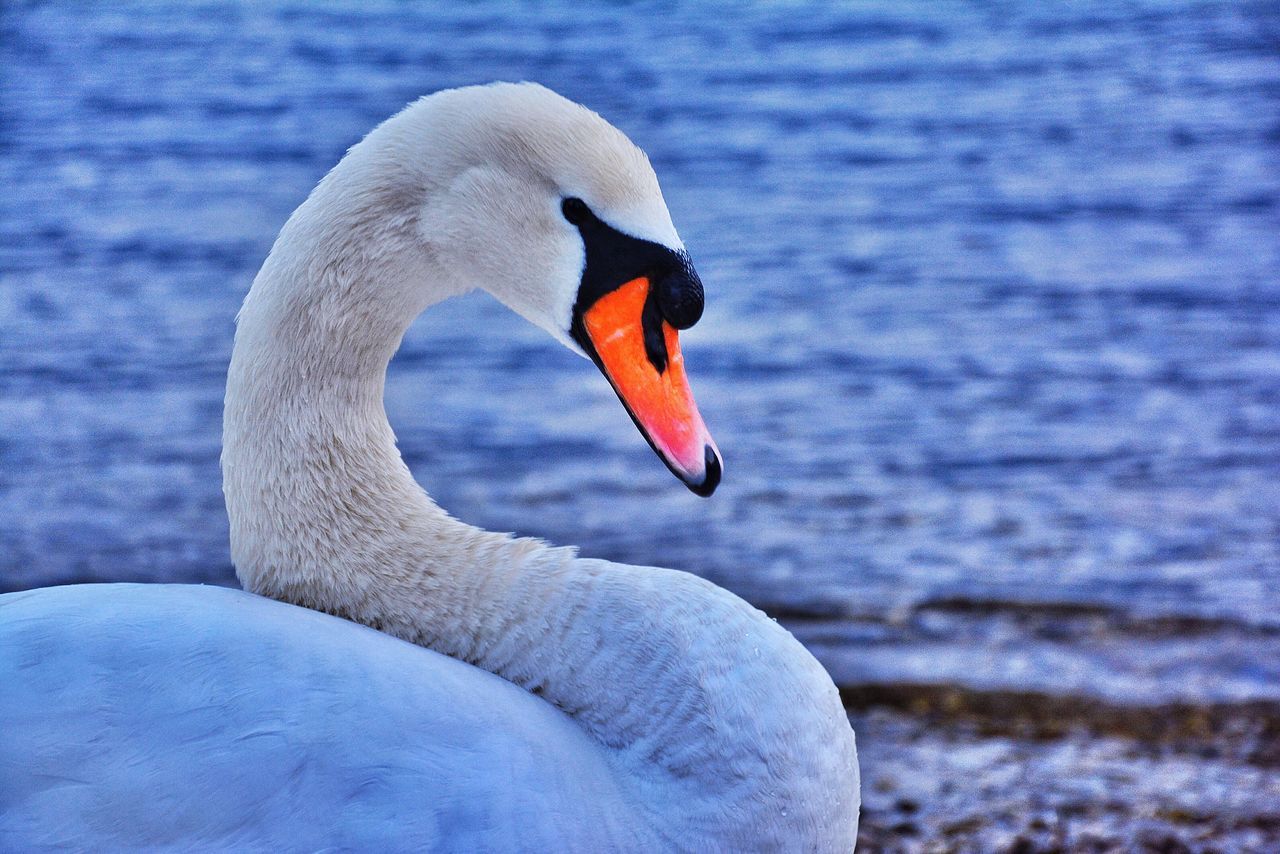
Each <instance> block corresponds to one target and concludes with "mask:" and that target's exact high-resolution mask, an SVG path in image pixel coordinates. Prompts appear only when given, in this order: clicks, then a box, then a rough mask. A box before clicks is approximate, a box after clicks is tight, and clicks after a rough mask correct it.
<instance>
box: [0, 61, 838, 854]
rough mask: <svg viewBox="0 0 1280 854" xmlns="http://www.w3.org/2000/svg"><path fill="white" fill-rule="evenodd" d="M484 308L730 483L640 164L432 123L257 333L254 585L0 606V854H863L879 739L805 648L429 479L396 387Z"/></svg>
mask: <svg viewBox="0 0 1280 854" xmlns="http://www.w3.org/2000/svg"><path fill="white" fill-rule="evenodd" d="M475 288H482V289H484V290H486V291H488V292H489V293H490V294H492V295H493V296H494V297H496V298H497V299H498V300H500V301H501V302H502V303H504V304H505V305H506V306H508V307H509V308H511V309H512V310H514V311H515V312H517V313H518V314H520V315H522V316H523V317H525V318H526V319H528V320H529V321H531V322H532V323H534V324H536V325H537V326H540V327H541V328H543V329H545V330H546V331H547V332H548V333H550V334H551V336H552V337H553V338H555V339H557V340H559V341H560V342H561V343H563V344H564V345H566V346H568V347H569V348H571V349H573V350H574V351H576V352H578V353H579V354H581V355H585V356H588V357H589V358H590V359H591V360H592V361H593V362H594V363H595V364H596V365H597V366H598V367H599V368H600V370H601V371H602V372H603V373H604V375H605V376H606V377H607V379H608V381H609V382H610V383H611V384H612V386H613V387H614V389H615V391H616V392H617V394H618V396H619V398H620V399H621V400H622V402H623V404H624V405H625V407H626V409H627V411H628V412H629V414H630V415H631V417H632V418H633V420H634V421H635V423H636V425H637V426H638V427H639V429H640V431H641V432H642V434H643V435H644V437H645V438H646V439H647V440H648V442H649V443H650V445H651V446H652V447H653V449H654V450H655V451H656V452H657V454H658V455H659V457H661V459H662V460H663V462H664V463H665V464H666V465H667V466H668V467H669V468H670V469H671V471H672V472H673V473H674V474H675V475H676V476H677V477H678V478H680V479H681V480H682V481H684V483H685V484H687V485H688V487H689V488H690V489H692V490H693V491H694V492H697V493H699V494H703V495H706V494H710V493H711V491H712V490H714V489H715V487H716V484H717V483H718V481H719V479H720V476H721V472H722V464H721V458H720V454H719V451H718V450H717V449H716V446H715V444H714V442H712V440H711V438H710V435H709V433H708V432H707V428H706V426H705V425H704V423H703V421H702V419H701V417H700V416H699V415H698V410H697V407H696V406H695V405H694V401H693V397H692V396H691V394H690V393H689V386H688V383H687V379H686V376H685V372H684V365H683V360H682V358H681V354H680V349H679V340H678V331H679V330H682V329H685V328H688V327H689V326H691V325H692V324H693V323H694V322H696V321H697V320H698V317H699V315H700V314H701V312H702V306H703V292H702V285H701V283H700V281H699V279H698V277H697V274H696V273H695V272H694V269H693V267H692V265H691V263H690V261H689V256H688V254H687V253H686V251H685V249H684V246H683V244H682V243H681V241H680V238H679V237H678V236H677V234H676V230H675V228H674V226H673V225H672V222H671V218H670V215H669V213H668V211H667V208H666V204H665V202H664V200H663V197H662V193H661V191H660V189H659V186H658V182H657V178H656V177H655V175H654V172H653V169H652V168H651V166H650V164H649V161H648V159H647V158H646V156H645V155H644V154H643V152H641V151H640V149H639V148H637V147H636V146H635V145H634V144H633V143H632V142H631V141H630V140H628V139H627V137H626V136H624V135H623V134H622V132H620V131H619V130H617V129H616V128H614V127H613V126H612V125H610V124H608V123H607V122H606V121H605V120H604V119H603V118H601V117H600V116H598V115H597V114H596V113H594V112H591V111H590V110H588V109H587V108H585V107H583V106H580V105H578V104H576V103H573V102H571V101H569V100H567V99H565V98H563V97H561V96H559V95H557V94H555V93H554V92H552V91H550V90H548V89H546V88H543V87H541V86H538V85H536V84H529V83H523V84H490V85H487V86H476V87H467V88H461V89H454V90H446V91H442V92H437V93H435V94H432V95H429V96H426V97H424V98H422V99H420V100H418V101H416V102H414V103H412V104H410V105H409V106H408V107H406V108H405V109H404V110H402V111H401V112H400V113H398V114H397V115H395V116H393V117H391V118H390V119H388V120H386V121H385V122H383V123H382V124H381V125H379V126H378V127H376V128H375V129H374V130H373V131H371V132H370V133H369V134H368V135H367V136H366V137H365V138H364V139H363V140H362V141H361V142H359V143H358V144H356V145H355V146H353V147H352V148H351V149H350V151H349V152H348V153H347V154H346V156H345V157H344V158H343V159H342V160H341V161H340V162H339V163H338V165H337V166H336V167H335V168H334V169H333V170H332V171H331V172H330V173H329V174H328V175H327V176H326V177H325V178H324V179H323V180H321V182H320V183H319V185H318V186H317V187H316V188H315V190H314V191H313V192H312V193H311V195H310V196H309V197H308V198H307V199H306V201H305V202H304V203H303V204H302V205H301V206H300V207H299V208H298V209H297V211H296V212H295V213H294V214H293V215H292V216H291V217H290V219H289V220H288V222H287V223H286V224H285V226H284V228H283V230H282V231H281V233H280V235H279V237H278V239H277V240H276V242H275V244H274V246H273V248H272V249H271V252H270V254H269V256H268V257H267V259H266V261H265V262H264V264H263V266H262V268H261V271H260V272H259V273H258V275H257V277H256V278H255V280H254V282H253V285H252V287H251V289H250V291H249V293H248V295H247V297H246V298H245V301H244V305H243V307H242V309H241V311H240V313H239V315H238V319H237V329H236V336H235V344H234V348H233V354H232V358H231V365H230V368H229V371H228V377H227V391H226V408H225V415H224V432H223V457H222V466H223V480H224V484H223V489H224V493H225V498H226V505H227V512H228V515H229V517H230V522H231V550H232V558H233V561H234V563H235V567H236V571H237V575H238V577H239V579H240V581H241V583H242V585H243V587H244V590H243V591H240V590H230V589H224V588H217V587H205V586H195V585H135V584H111V585H73V586H67V587H57V588H48V589H41V590H31V591H25V592H19V593H11V594H6V595H4V596H0V850H23V851H36V850H50V849H65V848H82V849H83V848H92V849H96V850H115V849H148V850H165V849H176V850H191V849H198V850H236V851H253V850H273V851H275V850H282V851H292V850H319V849H324V850H371V851H372V850H380V851H395V850H438V851H552V850H555V851H588V852H597V851H641V850H642V851H654V850H691V851H731V850H734V851H737V850H740V851H748V850H753V851H756V850H758V851H850V850H852V848H853V846H854V842H855V838H856V834H857V819H858V807H859V794H858V791H859V790H858V765H857V756H856V751H855V745H854V734H853V731H852V729H851V728H850V726H849V722H848V719H847V717H846V715H845V713H844V711H843V709H842V707H841V703H840V700H839V697H838V694H837V691H836V689H835V687H834V686H833V684H832V681H831V679H830V677H829V676H828V675H827V673H826V672H825V671H824V670H823V668H822V667H821V666H820V665H819V664H818V662H817V661H816V660H815V659H814V658H813V657H812V656H811V655H810V654H809V653H808V652H807V651H806V650H805V649H804V648H803V647H802V646H801V645H800V644H799V643H798V642H797V641H796V640H795V639H794V638H793V637H792V636H791V635H790V634H789V633H788V632H787V631H786V630H785V629H783V628H781V627H780V626H779V625H778V624H777V623H776V622H774V621H773V620H771V619H769V618H768V617H767V616H766V615H765V614H763V613H761V612H760V611H758V610H756V609H755V608H753V607H752V606H750V605H749V604H747V603H746V602H744V601H742V600H741V599H739V598H738V597H736V596H734V595H732V594H730V593H729V592H727V591H725V590H723V589H721V588H719V587H716V586H714V585H712V584H711V583H709V582H707V581H705V580H702V579H700V578H698V577H696V576H694V575H691V574H687V573H683V572H678V571H674V570H668V569H659V568H654V567H637V566H625V565H619V564H614V563H609V562H605V561H601V560H590V559H585V558H580V557H578V556H577V554H576V553H575V552H574V551H573V550H571V549H568V548H556V547H551V546H549V545H546V544H544V543H543V542H541V541H538V540H533V539H527V538H516V537H513V536H511V535H507V534H499V533H491V532H488V531H484V530H481V529H478V528H475V527H472V526H470V525H467V524H464V523H463V522H461V521H459V520H456V519H454V518H452V517H451V516H449V515H448V514H447V513H446V512H445V511H444V510H442V509H441V508H440V507H438V506H437V505H436V504H435V503H433V502H432V500H431V499H430V498H429V497H428V496H427V494H426V493H425V492H424V491H423V490H422V489H421V487H419V486H418V484H417V483H415V481H414V479H413V477H412V476H411V474H410V472H409V470H408V468H407V467H406V465H405V464H404V462H403V461H402V460H401V457H400V455H399V453H398V451H397V449H396V445H395V437H394V436H393V434H392V430H391V427H390V426H389V424H388V422H387V419H386V416H385V413H384V410H383V403H382V394H383V385H384V378H385V372H386V368H387V364H388V361H389V360H390V358H391V356H392V354H393V353H394V352H395V350H396V349H397V347H398V346H399V343H400V340H401V337H402V335H403V334H404V332H405V330H406V329H407V328H408V326H409V324H410V323H411V322H412V321H413V320H414V318H415V317H417V316H418V315H419V313H421V312H422V311H423V310H424V309H426V308H427V307H428V306H430V305H431V304H433V303H435V302H438V301H440V300H443V299H445V298H447V297H450V296H453V295H456V294H461V293H463V292H465V291H469V290H472V289H475ZM442 381H445V382H447V381H448V378H447V377H445V378H442ZM298 606H302V607H298Z"/></svg>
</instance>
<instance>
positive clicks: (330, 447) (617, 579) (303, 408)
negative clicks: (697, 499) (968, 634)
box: [222, 147, 856, 847]
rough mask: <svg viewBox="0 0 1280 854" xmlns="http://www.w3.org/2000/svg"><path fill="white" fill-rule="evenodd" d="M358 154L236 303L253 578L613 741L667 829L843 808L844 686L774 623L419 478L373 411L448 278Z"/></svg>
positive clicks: (233, 499)
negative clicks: (498, 683)
mask: <svg viewBox="0 0 1280 854" xmlns="http://www.w3.org/2000/svg"><path fill="white" fill-rule="evenodd" d="M366 166H367V164H366V163H365V162H364V160H363V159H362V157H361V156H360V152H359V147H357V149H356V150H353V152H352V155H349V156H348V158H347V159H346V160H344V161H343V163H341V164H339V166H338V167H337V168H336V169H335V170H334V172H333V173H331V174H330V175H329V176H328V177H327V178H326V179H325V180H324V181H323V182H322V183H321V185H320V186H319V187H318V188H317V189H316V191H315V192H314V193H313V194H312V196H311V197H310V198H309V199H308V200H307V201H306V202H305V203H304V204H303V205H302V207H300V208H299V209H298V211H297V212H296V213H295V214H294V216H293V217H292V218H291V219H290V221H289V223H288V224H287V225H286V226H285V228H284V230H283V231H282V233H281V236H280V238H279V239H278V241H277V242H276V244H275V246H274V248H273V249H272V252H271V255H270V257H269V258H268V259H267V261H266V263H265V264H264V266H263V268H262V270H261V272H260V273H259V274H258V276H257V278H256V279H255V281H254V284H253V287H252V289H251V291H250V293H249V295H248V297H247V298H246V300H245V304H244V307H243V309H242V311H241V313H240V316H239V319H238V328H237V332H236V342H235V348H234V352H233V355H232V360H231V366H230V370H229V373H228V381H227V397H226V410H225V418H224V450H223V458H222V462H223V478H224V492H225V495H226V502H227V511H228V515H229V517H230V521H231V539H232V557H233V560H234V562H235V564H236V570H237V574H238V575H239V577H240V579H241V582H242V583H243V584H244V586H245V588H246V589H248V590H251V591H253V592H257V593H260V594H263V595H267V596H271V597H274V598H277V599H282V600H285V601H288V602H292V603H295V604H299V605H303V606H306V607H310V608H314V609H317V610H321V611H326V612H329V613H333V614H337V615H339V616H343V617H346V618H348V619H351V620H354V621H357V622H361V623H364V624H366V625H369V626H372V627H374V628H377V629H380V630H383V631H386V632H388V633H390V634H393V635H396V636H398V637H401V638H403V639H405V640H408V641H411V642H413V643H417V644H421V645H423V646H426V647H429V648H431V649H434V650H437V651H439V652H441V653H444V654H446V655H450V656H453V657H456V658H459V659H462V660H464V661H467V662H470V663H473V664H476V665H477V666H479V667H482V668H484V669H486V670H489V671H490V672H493V673H495V674H497V675H499V676H502V677H504V678H506V679H508V680H509V681H512V682H514V683H516V684H517V685H520V686H522V687H524V688H526V689H527V690H529V691H530V692H532V693H534V694H537V695H539V696H541V697H543V698H544V699H546V700H548V701H550V702H552V703H554V704H555V705H557V706H558V707H559V708H560V709H562V710H563V711H565V712H566V713H567V714H569V715H571V716H572V717H574V718H575V719H576V720H577V721H578V722H579V723H580V724H581V725H582V726H583V727H584V728H585V729H586V730H587V731H588V732H589V733H590V734H591V735H592V736H593V737H594V738H595V739H596V740H597V741H599V742H600V743H601V744H602V745H603V746H604V747H605V748H606V749H608V750H610V751H611V754H612V755H613V756H614V758H615V760H616V761H617V762H618V763H619V767H620V768H622V769H624V770H625V771H626V772H627V774H626V776H627V777H628V779H629V783H630V785H633V786H635V787H636V792H637V804H638V808H640V809H641V810H642V811H644V810H647V811H649V812H651V814H652V818H653V821H652V824H653V826H654V827H657V828H663V827H665V828H668V830H670V831H673V832H674V831H675V830H676V829H677V827H676V825H675V824H673V818H672V817H673V816H683V822H682V823H681V825H680V832H682V833H696V832H699V831H700V832H705V833H708V834H711V838H715V839H717V840H719V841H720V842H723V841H725V840H729V839H739V840H741V841H742V842H744V843H746V842H748V841H749V842H750V845H752V846H755V845H759V844H762V841H767V840H768V839H771V838H772V839H776V840H777V841H778V842H779V843H780V844H782V842H783V841H784V840H791V839H796V838H812V837H813V833H814V832H815V830H816V829H820V828H819V827H818V825H820V824H821V823H822V822H823V821H824V816H830V815H846V814H848V809H847V807H848V803H847V802H848V799H851V798H855V797H856V792H855V791H841V790H840V787H842V786H845V787H847V786H848V782H849V778H850V773H851V772H850V763H851V761H852V760H851V756H852V753H851V751H852V741H851V738H852V736H851V734H849V733H847V730H848V726H847V723H844V721H843V719H842V717H841V715H840V711H839V701H838V698H837V697H836V695H835V690H834V687H833V686H832V685H831V683H830V680H829V679H828V678H827V677H826V675H825V673H824V672H823V671H822V669H821V667H820V666H819V665H818V664H817V663H816V662H815V661H814V660H813V659H812V658H811V657H810V656H809V655H808V654H807V653H806V652H804V650H803V649H802V648H801V647H799V645H798V644H797V643H796V642H795V641H794V639H792V638H791V637H790V635H788V634H787V633H786V632H785V631H783V630H781V629H779V628H778V627H777V626H776V624H774V623H772V622H771V621H769V620H768V619H767V618H765V617H764V616H763V615H762V614H760V613H759V612H758V611H755V610H754V609H752V608H750V606H748V605H746V604H745V603H743V602H742V601H741V600H739V599H737V598H736V597H734V596H732V595H731V594H728V593H727V592H725V591H722V590H720V589H719V588H716V587H714V586H712V585H710V584H708V583H706V582H704V581H701V580H700V579H697V578H695V577H693V576H689V575H686V574H684V573H678V572H672V571H669V570H655V569H639V568H635V567H623V566H617V565H613V564H607V563H603V562H599V561H587V560H579V559H576V558H575V557H574V555H573V552H572V551H571V550H568V549H555V548H550V547H548V546H546V545H544V544H542V543H541V542H538V541H535V540H529V539H516V538H512V537H510V536H508V535H503V534H494V533H490V532H487V531H483V530H480V529H478V528H475V527H472V526H470V525H466V524H464V523H462V522H460V521H458V520H456V519H453V518H452V517H450V516H449V515H448V514H447V513H445V512H444V511H443V510H441V509H440V508H439V507H438V506H437V505H436V504H435V503H434V502H433V501H432V500H431V499H430V498H429V497H428V496H427V495H426V493H425V492H423V490H422V489H421V488H420V487H419V486H418V485H417V484H416V483H415V481H414V479H413V477H412V475H411V474H410V472H409V470H408V468H407V467H406V466H405V464H404V462H403V460H402V459H401V457H400V455H399V453H398V451H397V450H396V447H395V437H394V435H393V433H392V430H391V427H390V425H389V424H388V422H387V419H386V416H385V413H384V411H383V405H382V392H383V383H384V377H385V372H386V367H387V363H388V361H389V360H390V358H391V356H392V354H393V353H394V351H395V349H396V348H397V347H398V345H399V342H400V339H401V337H402V336H403V333H404V331H405V329H407V327H408V325H409V324H410V323H411V322H412V320H413V319H414V317H415V316H416V315H417V314H418V313H419V312H420V311H422V310H423V309H424V308H425V307H426V306H427V305H429V304H431V303H432V302H434V301H437V300H439V299H443V298H445V297H447V296H450V295H452V294H453V293H455V292H456V289H454V288H451V287H449V286H448V285H443V284H442V285H440V286H439V287H438V288H437V289H435V290H434V291H433V290H430V289H424V287H423V285H424V283H427V282H433V281H434V282H445V281H447V280H446V278H445V276H444V275H442V271H440V270H437V269H435V268H434V264H433V261H432V258H431V257H430V256H429V255H428V254H427V253H426V252H425V251H424V250H422V249H419V248H417V247H416V244H415V241H414V240H413V238H412V227H413V226H412V224H411V217H409V216H408V215H407V214H406V212H405V211H404V210H402V209H400V208H398V207H397V204H400V202H399V198H400V197H399V196H397V194H396V193H394V192H392V191H391V190H390V189H389V187H390V185H389V183H388V180H389V179H388V178H387V177H386V173H385V171H381V170H376V169H367V168H365V167H366ZM370 211H377V212H378V214H377V216H376V217H373V218H371V214H370ZM410 284H412V286H413V289H411V288H410ZM833 709H834V716H833ZM840 726H843V730H844V732H842V731H841V730H840ZM833 727H834V729H833ZM842 739H843V741H846V742H848V750H842V749H841V748H840V744H841V741H842ZM833 745H834V747H833ZM793 768H794V769H795V770H796V771H799V772H801V776H798V775H797V774H796V773H795V771H793V770H792V769H793ZM852 773H853V774H856V770H855V771H853V772H852ZM835 830H836V831H839V828H836V829H835ZM788 834H790V836H788ZM797 834H798V835H797ZM695 838H696V836H692V837H688V838H685V839H681V840H675V839H672V840H670V841H672V842H673V843H678V844H679V845H688V844H691V840H692V839H695ZM846 847H851V841H850V846H846Z"/></svg>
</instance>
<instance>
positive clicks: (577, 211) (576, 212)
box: [560, 197, 591, 225]
mask: <svg viewBox="0 0 1280 854" xmlns="http://www.w3.org/2000/svg"><path fill="white" fill-rule="evenodd" d="M560 210H561V211H562V212H563V213H564V218H565V219H567V220H569V222H570V223H571V224H573V225H581V224H582V223H583V222H584V221H585V220H586V218H587V217H588V216H590V215H591V208H589V207H587V203H586V202H584V201H583V200H582V199H579V198H576V197H570V198H568V199H565V200H564V201H563V202H561V203H560Z"/></svg>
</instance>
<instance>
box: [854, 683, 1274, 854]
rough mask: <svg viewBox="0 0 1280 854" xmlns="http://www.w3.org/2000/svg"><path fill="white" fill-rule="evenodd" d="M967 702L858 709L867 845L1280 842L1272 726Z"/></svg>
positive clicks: (1076, 846)
mask: <svg viewBox="0 0 1280 854" xmlns="http://www.w3.org/2000/svg"><path fill="white" fill-rule="evenodd" d="M964 705H965V704H964V703H956V702H952V703H950V709H948V708H947V706H948V704H947V703H946V702H945V701H942V702H939V703H935V704H930V703H929V702H927V701H920V702H918V703H917V705H916V708H914V709H911V710H910V711H903V710H894V709H890V708H888V707H887V706H885V705H879V706H876V707H871V708H864V709H861V710H855V711H854V712H853V713H852V716H851V719H852V721H853V724H854V727H855V729H856V730H857V732H858V747H859V753H860V756H861V761H862V773H863V817H862V827H861V832H860V835H859V849H858V850H859V851H862V852H879V851H884V852H970V851H972V852H983V851H1008V852H1046V853H1047V852H1075V851H1082V852H1121V851H1151V852H1206V854H1207V852H1262V851H1280V762H1278V761H1277V757H1276V754H1275V753H1273V752H1269V751H1270V750H1272V749H1273V748H1274V747H1275V744H1274V742H1272V743H1270V744H1268V743H1266V742H1265V739H1266V738H1267V737H1272V738H1274V733H1272V734H1271V735H1270V736H1268V735H1267V733H1265V732H1263V733H1259V732H1257V731H1256V729H1255V731H1254V732H1253V733H1252V735H1242V733H1241V732H1240V730H1239V728H1238V727H1237V728H1236V729H1232V728H1230V727H1228V728H1225V729H1221V730H1217V731H1214V730H1210V729H1206V730H1204V731H1202V732H1200V733H1199V734H1198V735H1194V736H1193V734H1191V733H1190V732H1189V731H1188V730H1187V729H1186V728H1185V727H1181V726H1180V725H1174V724H1166V726H1165V728H1164V729H1161V727H1159V726H1156V725H1153V728H1152V729H1151V731H1150V735H1149V736H1145V737H1144V736H1143V735H1142V734H1141V733H1139V732H1136V731H1129V732H1125V731H1124V730H1123V728H1113V731H1111V732H1105V731H1101V730H1100V729H1099V728H1098V727H1097V726H1095V723H1096V722H1091V721H1089V720H1088V719H1087V718H1086V719H1085V720H1083V721H1082V722H1081V724H1080V725H1078V726H1076V725H1052V726H1041V727H1030V726H1028V720H1027V719H1025V718H1023V719H1019V716H1018V715H1017V714H1013V715H1009V716H1005V717H1003V718H1002V717H993V716H988V715H983V714H979V713H977V711H975V710H974V709H972V708H965V707H964ZM1135 719H1136V718H1135ZM1152 720H1154V718H1152ZM1062 723H1064V722H1059V724H1062ZM1237 723H1238V722H1237ZM1246 742H1248V743H1246Z"/></svg>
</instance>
